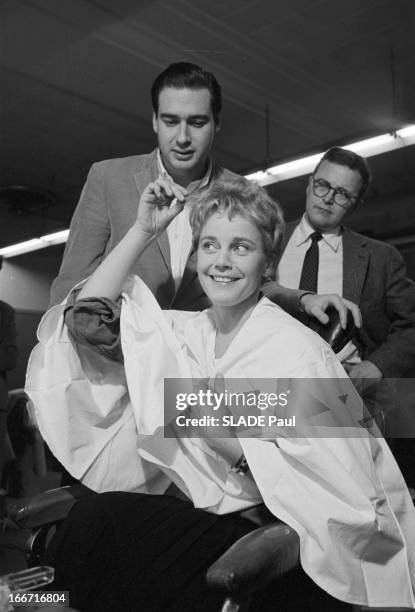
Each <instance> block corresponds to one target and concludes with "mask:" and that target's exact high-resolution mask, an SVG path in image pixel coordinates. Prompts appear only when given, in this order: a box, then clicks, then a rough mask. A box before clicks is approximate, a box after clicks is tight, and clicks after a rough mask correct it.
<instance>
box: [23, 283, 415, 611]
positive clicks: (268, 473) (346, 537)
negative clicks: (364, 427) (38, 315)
mask: <svg viewBox="0 0 415 612" xmlns="http://www.w3.org/2000/svg"><path fill="white" fill-rule="evenodd" d="M64 310H65V304H61V305H58V306H55V307H53V308H52V309H51V310H50V311H49V312H48V313H46V315H45V317H44V318H43V320H42V322H41V324H40V327H39V332H38V338H39V344H38V345H37V346H36V347H35V349H34V350H33V352H32V355H31V358H30V361H29V366H28V373H27V381H26V391H27V393H28V394H29V395H30V397H31V399H32V401H33V403H34V406H35V411H36V415H37V420H38V425H39V428H40V431H41V433H42V436H43V437H44V439H45V440H46V442H47V443H48V445H49V446H50V448H51V450H52V452H53V453H54V455H55V456H56V457H57V458H58V459H59V461H61V463H62V464H63V465H64V466H65V468H66V469H67V470H68V471H69V472H70V473H71V474H72V475H73V476H74V477H75V478H78V479H80V480H81V481H82V482H83V483H84V484H86V485H87V486H89V487H91V488H93V489H94V490H96V491H100V492H101V491H108V490H125V491H139V492H147V493H156V494H161V493H163V492H164V491H165V490H166V489H167V487H168V485H169V484H170V482H171V481H173V482H175V483H176V484H177V486H179V488H181V489H182V491H183V492H185V493H186V495H188V497H189V498H190V499H191V500H192V501H193V504H194V505H195V507H197V508H202V509H204V510H207V511H209V512H214V513H227V512H233V511H235V510H238V509H242V508H245V507H247V506H250V505H254V504H256V503H258V502H259V501H260V500H261V498H262V500H263V501H264V503H265V504H266V505H267V507H268V508H269V510H270V511H271V512H272V513H273V514H274V515H275V516H276V517H278V518H279V519H281V520H283V521H285V522H286V523H287V524H288V525H290V526H291V527H292V528H293V529H295V531H296V532H297V533H298V535H299V537H300V541H301V551H300V554H301V563H302V566H303V568H304V570H305V571H306V572H307V573H308V574H309V576H310V577H311V578H312V579H313V580H314V581H315V582H316V583H317V584H318V585H319V586H320V587H321V588H323V589H324V590H326V591H327V592H328V593H330V594H331V595H332V596H334V597H337V598H338V599H341V600H343V601H347V602H349V603H353V604H360V605H369V606H379V607H380V606H395V607H399V606H400V607H411V608H413V607H414V606H415V600H414V595H413V585H414V582H415V580H414V576H415V553H414V543H415V537H414V536H415V512H414V508H413V505H412V501H411V498H410V496H409V493H408V491H407V488H406V486H405V483H404V481H403V478H402V475H401V473H400V471H399V468H398V467H397V465H396V463H395V460H394V459H393V457H392V455H391V453H390V451H389V448H388V446H387V445H386V443H385V442H384V440H383V439H379V438H376V437H373V436H370V435H367V436H364V437H362V436H360V437H352V436H349V437H346V436H342V437H340V436H338V437H330V438H329V437H298V438H295V437H290V435H289V433H287V431H286V430H285V431H281V433H280V434H279V435H278V434H275V437H270V436H268V437H267V438H254V437H245V438H242V437H241V438H240V443H241V446H242V449H243V451H244V453H245V456H246V458H247V460H248V463H249V466H250V469H251V473H252V475H253V478H254V481H255V483H254V482H253V481H252V480H251V478H247V477H243V476H239V475H237V474H233V473H232V472H229V466H227V464H226V462H225V461H224V460H222V459H221V458H220V457H219V456H218V455H217V454H216V453H215V452H213V451H212V450H211V449H210V447H209V446H208V445H207V444H206V442H205V440H202V439H200V438H192V437H190V436H189V437H186V436H185V435H184V434H183V433H182V434H181V436H177V437H169V438H164V437H163V426H164V385H163V381H164V378H192V377H193V378H203V377H205V378H206V377H211V378H214V377H216V376H223V377H225V380H226V379H228V378H232V379H236V378H239V379H241V380H243V381H244V384H245V385H247V386H248V387H249V384H250V380H251V379H254V378H268V379H278V378H279V379H287V378H295V377H299V378H309V379H312V378H314V379H319V378H320V379H332V380H333V381H335V382H334V383H333V384H339V392H341V385H342V384H343V383H345V381H346V374H345V372H344V370H343V368H342V367H341V365H340V363H339V362H338V361H337V359H336V357H335V356H334V354H333V353H332V351H331V350H330V348H329V347H328V346H327V345H326V344H325V343H324V342H323V341H322V340H321V338H320V337H319V336H317V335H316V334H314V333H313V332H311V331H310V330H308V329H307V328H305V327H304V326H302V325H301V324H300V323H298V322H297V321H295V320H294V319H292V318H291V317H290V316H289V315H287V314H286V313H285V312H284V311H282V310H281V309H280V308H279V307H278V306H276V305H275V304H273V303H271V302H270V301H269V300H268V299H267V298H263V299H262V300H261V301H260V302H259V303H258V305H257V306H256V308H255V309H254V311H253V312H252V314H251V316H250V317H249V319H248V320H247V321H246V323H245V324H244V326H243V328H242V329H241V330H240V331H239V333H238V335H237V336H236V337H235V338H234V340H233V342H232V344H231V346H230V347H229V348H228V350H227V351H226V353H225V354H224V355H223V356H222V357H221V358H220V359H215V358H214V342H215V333H216V330H215V327H214V324H213V319H212V317H211V313H210V312H209V311H203V312H201V313H189V312H181V311H162V310H161V309H160V308H159V306H158V304H157V302H156V300H155V299H154V297H153V295H152V294H151V292H150V291H149V290H148V288H147V287H146V286H145V284H144V283H143V282H142V281H140V280H139V279H138V278H137V277H130V278H129V279H128V281H127V283H126V285H125V288H124V292H123V297H122V308H121V343H122V349H123V355H124V364H121V363H116V362H114V361H111V360H110V359H108V358H107V357H105V356H104V355H102V354H100V353H98V352H97V351H96V350H93V349H92V348H90V347H88V346H84V345H80V344H76V345H75V343H73V342H71V341H70V339H69V337H68V332H67V329H66V327H65V324H64V320H63V315H64ZM190 390H191V389H189V391H190ZM350 397H351V398H352V399H351V401H352V403H353V402H357V398H354V399H353V392H350ZM335 403H336V402H334V404H335ZM340 404H341V405H339V407H336V406H334V407H333V410H334V412H335V411H336V410H338V411H340V410H346V408H345V407H344V405H343V404H342V403H341V402H340Z"/></svg>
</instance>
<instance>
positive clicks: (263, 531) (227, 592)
mask: <svg viewBox="0 0 415 612" xmlns="http://www.w3.org/2000/svg"><path fill="white" fill-rule="evenodd" d="M327 314H328V315H329V318H330V322H329V323H328V325H326V326H323V325H321V324H320V325H319V326H318V327H317V328H315V331H317V333H319V334H320V335H321V336H322V337H323V339H324V340H326V342H328V343H329V344H330V345H331V346H332V347H333V349H334V350H335V352H339V351H340V350H341V349H342V348H343V346H345V345H346V344H347V342H348V341H349V340H350V339H351V337H352V335H353V331H354V323H353V318H352V316H351V314H350V312H349V317H348V321H347V327H346V330H343V329H342V328H341V325H340V321H339V316H338V313H337V311H336V310H335V309H334V308H333V309H329V311H328V313H327ZM87 495H96V493H95V492H94V491H92V490H91V489H88V488H87V487H85V486H84V485H82V484H76V485H71V486H66V487H60V488H58V489H53V490H50V491H45V492H43V493H40V494H38V495H36V496H34V497H31V498H28V499H22V500H18V501H17V502H16V503H15V504H14V506H13V507H12V508H11V509H10V511H9V514H10V518H11V519H12V520H13V521H14V522H15V523H16V524H17V525H18V526H20V527H23V528H26V529H31V530H32V535H31V536H30V538H29V540H28V542H27V544H26V561H27V564H28V566H29V567H34V566H36V565H41V564H42V562H43V556H44V553H45V550H46V548H47V546H48V542H49V541H50V539H51V537H52V535H53V533H54V530H55V528H56V525H57V524H58V523H59V522H60V521H62V520H64V519H65V518H66V516H67V515H68V514H69V511H70V510H71V508H72V506H73V505H74V504H75V503H76V502H77V501H78V500H79V499H80V498H81V497H85V496H87ZM246 518H248V519H250V520H252V522H253V523H254V524H256V525H259V526H258V527H257V528H256V529H254V530H253V531H252V532H250V533H248V534H247V535H245V536H243V537H242V538H240V539H239V540H238V541H237V542H235V543H234V544H233V545H232V546H231V547H230V548H229V549H228V550H227V551H226V552H225V553H224V554H223V555H222V556H221V557H220V558H219V559H218V560H217V561H215V563H214V564H213V565H212V566H211V567H210V568H209V570H208V572H207V576H206V578H207V582H208V585H209V586H210V587H211V588H213V589H216V590H218V591H220V592H222V593H223V596H224V603H223V606H222V609H221V610H222V612H244V611H248V610H249V603H250V601H251V600H252V598H253V597H254V596H255V593H256V592H259V591H260V590H261V589H262V588H264V587H265V586H267V585H270V584H271V583H273V582H274V581H276V580H277V579H279V578H281V577H282V576H284V575H285V574H287V572H289V571H290V570H291V569H294V568H295V567H296V566H297V565H298V561H299V549H300V543H299V538H298V535H297V534H296V532H295V531H294V530H293V529H291V527H289V526H288V525H286V524H285V523H283V522H281V521H278V520H276V519H275V517H274V516H273V515H272V514H271V513H270V512H268V510H267V509H266V508H265V506H259V507H256V508H252V509H250V510H248V511H247V515H246Z"/></svg>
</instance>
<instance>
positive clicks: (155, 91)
mask: <svg viewBox="0 0 415 612" xmlns="http://www.w3.org/2000/svg"><path fill="white" fill-rule="evenodd" d="M166 87H173V88H174V89H207V90H208V91H209V93H210V106H211V109H212V114H213V119H214V121H215V123H216V125H217V124H218V123H219V116H220V111H221V109H222V92H221V89H220V85H219V83H218V82H217V80H216V78H215V77H214V75H213V74H212V73H211V72H207V71H206V70H203V68H201V67H200V66H197V65H196V64H190V63H188V62H177V63H176V64H170V66H168V67H167V68H166V69H165V70H163V72H161V73H160V74H159V75H158V77H157V78H156V80H155V81H154V83H153V85H152V87H151V104H152V106H153V111H154V113H155V115H156V116H157V113H158V109H159V96H160V93H161V91H162V90H163V89H165V88H166Z"/></svg>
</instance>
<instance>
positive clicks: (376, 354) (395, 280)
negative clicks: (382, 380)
mask: <svg viewBox="0 0 415 612" xmlns="http://www.w3.org/2000/svg"><path fill="white" fill-rule="evenodd" d="M385 310H386V314H387V317H388V319H389V321H390V326H389V330H388V333H387V336H386V338H385V340H384V341H383V342H382V343H381V344H380V345H379V347H378V348H377V349H376V350H374V351H373V352H372V353H371V354H370V355H368V356H367V359H368V360H369V361H371V362H372V363H374V364H375V365H376V366H377V367H378V368H379V370H380V371H381V372H382V374H383V375H384V376H385V377H392V378H394V377H396V378H397V377H401V376H405V375H408V374H409V373H410V371H411V370H412V372H414V371H415V283H414V282H413V281H411V280H410V279H408V278H407V276H406V266H405V262H404V260H403V258H402V256H401V255H400V253H398V251H397V250H396V249H395V248H393V247H391V248H390V250H389V252H388V262H387V273H386V278H385ZM369 316H370V315H369Z"/></svg>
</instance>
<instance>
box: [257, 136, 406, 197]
mask: <svg viewBox="0 0 415 612" xmlns="http://www.w3.org/2000/svg"><path fill="white" fill-rule="evenodd" d="M413 144H415V125H408V126H407V127H405V128H402V129H400V130H397V131H396V132H391V133H390V134H382V135H381V136H375V137H374V138H367V139H366V140H360V141H358V142H354V143H351V144H349V145H345V146H343V147H342V148H343V149H348V150H349V151H353V152H354V153H358V154H359V155H363V156H364V157H372V155H379V154H381V153H387V152H388V151H393V150H394V149H400V148H402V147H408V146H409V145H413ZM323 154H324V151H321V152H320V153H316V154H314V155H309V156H308V157H301V158H300V159H295V160H293V161H289V162H286V163H284V164H278V165H276V166H270V167H269V168H266V169H265V170H260V171H259V172H254V173H252V174H248V175H246V178H248V179H250V180H253V181H258V182H259V183H260V184H261V185H263V186H265V185H271V184H272V183H278V182H279V181H286V180H287V179H292V178H295V177H297V176H303V175H304V174H309V173H310V172H312V171H313V170H314V168H315V167H316V165H317V163H318V162H319V160H320V159H321V157H322V155H323Z"/></svg>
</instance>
